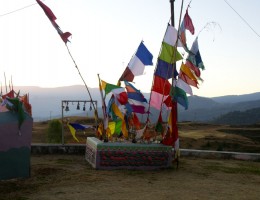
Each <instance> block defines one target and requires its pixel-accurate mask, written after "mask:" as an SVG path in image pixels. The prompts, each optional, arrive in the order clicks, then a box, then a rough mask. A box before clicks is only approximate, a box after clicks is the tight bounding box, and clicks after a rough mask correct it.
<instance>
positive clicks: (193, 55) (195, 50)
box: [187, 37, 205, 70]
mask: <svg viewBox="0 0 260 200" xmlns="http://www.w3.org/2000/svg"><path fill="white" fill-rule="evenodd" d="M187 60H189V61H190V62H192V64H193V65H195V66H196V67H198V68H201V69H202V70H204V69H205V66H204V64H203V62H202V59H201V56H200V51H199V44H198V37H196V39H195V40H194V42H193V44H192V47H191V50H190V53H189V55H188V58H187Z"/></svg>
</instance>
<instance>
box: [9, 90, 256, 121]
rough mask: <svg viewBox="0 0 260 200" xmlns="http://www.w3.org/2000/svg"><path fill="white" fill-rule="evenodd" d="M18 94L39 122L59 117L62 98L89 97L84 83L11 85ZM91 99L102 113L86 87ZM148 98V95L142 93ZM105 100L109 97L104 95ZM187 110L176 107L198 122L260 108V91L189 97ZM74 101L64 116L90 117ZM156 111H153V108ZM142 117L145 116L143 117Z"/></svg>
mask: <svg viewBox="0 0 260 200" xmlns="http://www.w3.org/2000/svg"><path fill="white" fill-rule="evenodd" d="M14 89H15V90H16V91H18V90H20V93H21V94H23V93H29V94H30V102H31V104H32V113H33V117H34V121H42V120H46V119H50V118H60V117H61V114H62V110H61V108H62V105H61V101H62V100H90V97H89V95H88V92H87V90H86V88H85V86H83V85H74V86H64V87H56V88H41V87H35V86H30V87H27V86H19V87H14ZM89 91H90V93H91V96H92V99H93V100H97V102H98V113H99V116H102V109H101V97H100V91H99V89H98V88H89ZM144 96H145V97H146V98H147V99H148V98H149V94H148V93H144ZM107 99H108V98H107ZM188 100H189V109H188V110H184V109H183V108H182V107H181V106H178V121H197V122H210V121H212V120H214V119H216V118H218V117H220V116H222V115H225V114H227V113H229V112H233V111H241V112H242V111H245V110H248V109H253V108H258V107H260V92H259V93H253V94H245V95H229V96H222V97H213V98H207V97H200V96H196V95H194V96H189V97H188ZM76 106H77V105H76V104H70V105H69V107H70V112H64V115H66V116H67V115H68V116H69V115H79V116H86V115H87V116H91V115H93V111H90V110H89V109H88V108H90V103H87V105H86V108H87V110H86V111H82V107H83V105H81V110H77V109H76ZM152 113H156V110H154V109H153V110H152ZM143 118H145V117H143ZM156 120H157V114H153V115H151V121H152V122H155V121H156Z"/></svg>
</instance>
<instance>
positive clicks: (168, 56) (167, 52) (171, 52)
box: [159, 42, 182, 64]
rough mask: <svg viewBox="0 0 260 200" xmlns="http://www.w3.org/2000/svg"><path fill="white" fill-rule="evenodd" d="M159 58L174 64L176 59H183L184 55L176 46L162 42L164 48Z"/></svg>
mask: <svg viewBox="0 0 260 200" xmlns="http://www.w3.org/2000/svg"><path fill="white" fill-rule="evenodd" d="M175 52H176V53H175ZM174 57H175V58H174ZM159 58H160V59H161V60H163V61H165V62H167V63H170V64H173V63H175V62H176V61H178V60H181V59H182V56H181V54H180V53H179V52H178V50H176V48H175V47H173V46H171V45H169V44H167V43H165V42H162V49H161V54H160V56H159Z"/></svg>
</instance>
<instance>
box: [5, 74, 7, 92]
mask: <svg viewBox="0 0 260 200" xmlns="http://www.w3.org/2000/svg"><path fill="white" fill-rule="evenodd" d="M4 76H5V72H4ZM5 93H6V94H7V85H6V76H5Z"/></svg>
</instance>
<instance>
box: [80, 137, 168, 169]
mask: <svg viewBox="0 0 260 200" xmlns="http://www.w3.org/2000/svg"><path fill="white" fill-rule="evenodd" d="M85 158H86V160H87V161H88V162H89V163H90V164H91V165H92V167H93V168H95V169H141V170H152V169H160V168H169V167H171V166H172V148H171V147H170V146H165V145H162V144H133V143H120V142H107V143H104V142H102V141H100V140H98V139H97V138H94V137H89V138H87V142H86V153H85Z"/></svg>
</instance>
